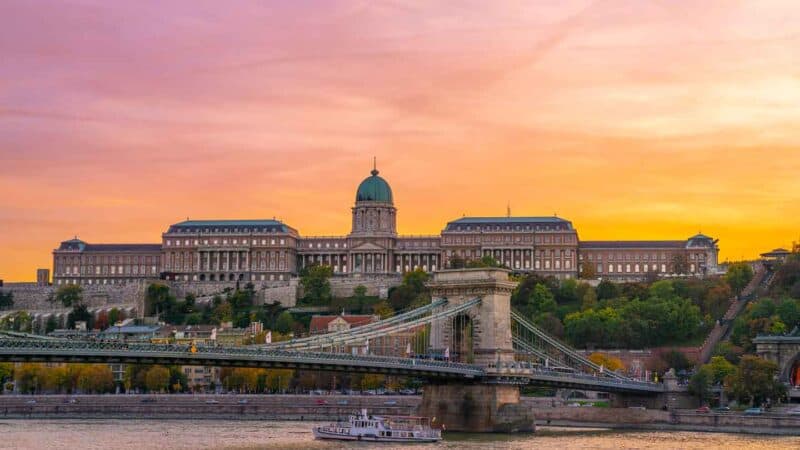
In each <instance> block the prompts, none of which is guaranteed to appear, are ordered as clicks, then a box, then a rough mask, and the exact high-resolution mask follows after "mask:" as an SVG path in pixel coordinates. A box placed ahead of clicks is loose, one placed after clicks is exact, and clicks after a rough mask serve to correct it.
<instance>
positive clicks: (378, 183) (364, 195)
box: [356, 169, 394, 203]
mask: <svg viewBox="0 0 800 450" xmlns="http://www.w3.org/2000/svg"><path fill="white" fill-rule="evenodd" d="M378 173H379V172H378V169H372V172H370V174H371V175H370V176H368V177H367V178H365V179H364V181H362V182H361V184H359V185H358V189H357V190H356V202H382V203H394V199H393V197H392V188H391V187H390V186H389V183H387V182H386V180H384V179H383V178H381V177H379V176H378Z"/></svg>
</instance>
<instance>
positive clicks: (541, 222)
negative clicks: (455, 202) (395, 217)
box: [445, 216, 572, 231]
mask: <svg viewBox="0 0 800 450" xmlns="http://www.w3.org/2000/svg"><path fill="white" fill-rule="evenodd" d="M464 225H470V226H472V225H486V226H505V225H523V226H531V227H533V228H532V229H533V230H536V229H537V228H535V227H539V228H538V229H540V230H541V227H542V226H545V227H551V229H552V228H555V229H562V230H571V229H572V222H570V221H569V220H566V219H562V218H560V217H557V216H541V217H539V216H523V217H502V216H501V217H462V218H460V219H456V220H452V221H450V222H447V226H446V227H445V231H456V230H458V231H460V230H461V229H462V227H463V226H464Z"/></svg>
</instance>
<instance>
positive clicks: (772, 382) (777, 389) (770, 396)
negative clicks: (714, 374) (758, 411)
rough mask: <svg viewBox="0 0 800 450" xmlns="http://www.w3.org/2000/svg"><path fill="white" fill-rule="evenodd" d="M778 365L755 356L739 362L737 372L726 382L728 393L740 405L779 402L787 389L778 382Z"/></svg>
mask: <svg viewBox="0 0 800 450" xmlns="http://www.w3.org/2000/svg"><path fill="white" fill-rule="evenodd" d="M777 374H778V365H777V364H775V363H773V362H772V361H767V360H764V359H761V358H759V357H757V356H753V355H745V356H742V358H741V359H740V360H739V366H738V367H736V371H735V372H734V373H733V374H731V375H729V376H728V377H727V378H726V380H725V384H726V391H728V392H729V393H730V394H731V395H733V396H734V397H735V398H736V399H737V400H738V401H739V402H740V403H746V402H749V403H750V404H751V405H757V404H761V403H762V402H765V401H767V400H777V399H779V398H780V397H782V396H783V395H785V394H786V387H785V386H784V385H783V384H782V383H781V382H779V381H778V379H777Z"/></svg>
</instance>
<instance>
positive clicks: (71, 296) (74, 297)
mask: <svg viewBox="0 0 800 450" xmlns="http://www.w3.org/2000/svg"><path fill="white" fill-rule="evenodd" d="M55 301H56V302H58V303H61V304H62V305H64V307H65V308H70V307H72V306H74V305H77V304H80V303H83V288H82V287H81V286H80V285H78V284H65V285H63V286H61V287H59V288H58V289H57V290H56V296H55Z"/></svg>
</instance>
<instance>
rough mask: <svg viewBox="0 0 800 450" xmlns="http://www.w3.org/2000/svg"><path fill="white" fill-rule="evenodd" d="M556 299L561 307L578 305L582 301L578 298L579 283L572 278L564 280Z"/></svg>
mask: <svg viewBox="0 0 800 450" xmlns="http://www.w3.org/2000/svg"><path fill="white" fill-rule="evenodd" d="M555 299H556V303H558V304H559V305H563V304H565V303H566V304H573V303H578V301H580V300H581V299H580V297H578V282H577V281H575V280H574V279H572V278H568V279H566V280H562V281H561V284H560V285H559V286H558V290H557V291H556V293H555Z"/></svg>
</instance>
